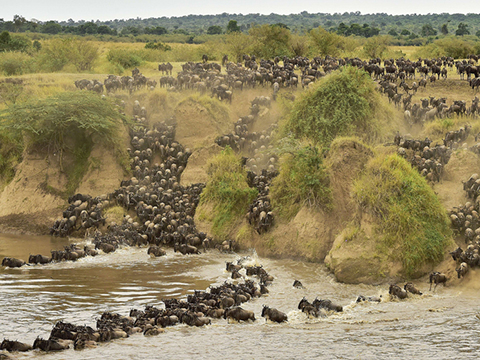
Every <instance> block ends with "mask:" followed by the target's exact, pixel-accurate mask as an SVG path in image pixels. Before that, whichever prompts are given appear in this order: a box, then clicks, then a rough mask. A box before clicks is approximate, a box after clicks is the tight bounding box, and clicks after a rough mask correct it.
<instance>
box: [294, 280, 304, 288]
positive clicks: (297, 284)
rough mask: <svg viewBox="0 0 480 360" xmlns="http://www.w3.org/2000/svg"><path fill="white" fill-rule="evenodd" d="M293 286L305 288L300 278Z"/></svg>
mask: <svg viewBox="0 0 480 360" xmlns="http://www.w3.org/2000/svg"><path fill="white" fill-rule="evenodd" d="M293 287H294V288H297V289H304V287H303V284H302V283H301V282H300V281H299V280H295V281H294V282H293Z"/></svg>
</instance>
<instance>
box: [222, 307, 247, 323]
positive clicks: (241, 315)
mask: <svg viewBox="0 0 480 360" xmlns="http://www.w3.org/2000/svg"><path fill="white" fill-rule="evenodd" d="M223 318H224V319H227V318H230V319H234V320H237V321H248V320H252V321H255V314H254V313H253V311H249V310H245V309H242V308H241V307H239V306H237V307H234V308H231V309H226V310H225V313H224V314H223Z"/></svg>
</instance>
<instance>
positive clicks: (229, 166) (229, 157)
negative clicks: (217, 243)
mask: <svg viewBox="0 0 480 360" xmlns="http://www.w3.org/2000/svg"><path fill="white" fill-rule="evenodd" d="M207 172H208V181H207V185H206V187H205V189H204V190H203V192H202V195H201V197H200V204H199V211H200V213H201V212H202V211H201V209H200V208H201V207H202V206H204V205H207V206H208V205H210V206H213V212H211V213H210V214H205V216H206V217H208V220H210V221H212V225H213V226H212V233H213V235H214V236H215V237H217V238H220V239H225V238H226V237H227V236H228V233H229V231H230V230H231V229H232V225H233V224H235V222H236V221H238V219H243V217H244V215H245V214H246V213H247V210H248V205H249V204H250V203H252V202H253V200H254V199H255V197H256V196H257V194H258V191H257V189H255V188H250V187H249V186H248V184H247V172H246V170H245V169H244V167H243V166H242V164H241V160H240V157H238V156H237V155H235V153H234V152H233V150H232V149H231V148H230V147H226V148H225V149H224V150H223V151H222V152H221V153H220V154H219V155H217V156H215V157H214V158H213V159H212V160H211V161H210V162H209V165H208V171H207Z"/></svg>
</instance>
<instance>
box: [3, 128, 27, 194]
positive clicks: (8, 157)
mask: <svg viewBox="0 0 480 360" xmlns="http://www.w3.org/2000/svg"><path fill="white" fill-rule="evenodd" d="M22 152H23V147H22V144H21V141H20V139H18V138H17V139H14V138H11V137H10V136H9V134H6V133H2V134H0V191H1V190H2V189H3V186H5V185H7V184H8V183H9V182H10V181H12V180H13V177H14V176H15V167H16V165H17V164H18V163H19V162H21V160H22Z"/></svg>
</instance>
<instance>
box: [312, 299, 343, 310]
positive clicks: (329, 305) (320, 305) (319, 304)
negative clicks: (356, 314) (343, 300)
mask: <svg viewBox="0 0 480 360" xmlns="http://www.w3.org/2000/svg"><path fill="white" fill-rule="evenodd" d="M312 305H313V306H315V307H316V308H317V310H320V309H325V310H329V311H336V312H342V311H343V307H342V306H340V305H336V304H334V303H333V302H332V301H331V300H321V299H320V300H319V299H317V298H316V299H315V300H313V303H312Z"/></svg>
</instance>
